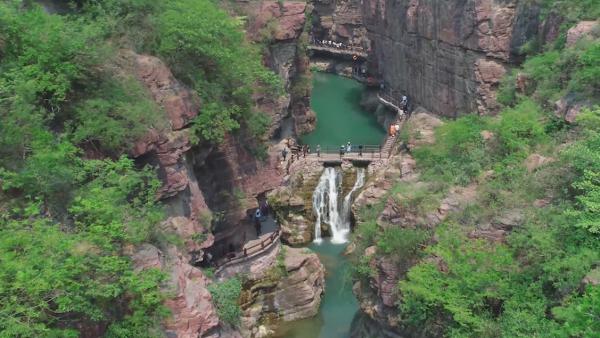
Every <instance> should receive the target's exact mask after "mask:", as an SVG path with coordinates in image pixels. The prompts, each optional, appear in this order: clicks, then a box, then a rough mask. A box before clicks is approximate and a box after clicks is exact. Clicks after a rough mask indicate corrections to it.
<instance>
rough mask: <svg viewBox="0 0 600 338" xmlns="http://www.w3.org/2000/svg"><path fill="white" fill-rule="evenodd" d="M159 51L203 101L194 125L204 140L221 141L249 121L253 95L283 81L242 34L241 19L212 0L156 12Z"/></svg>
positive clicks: (191, 0)
mask: <svg viewBox="0 0 600 338" xmlns="http://www.w3.org/2000/svg"><path fill="white" fill-rule="evenodd" d="M158 23H159V26H158V27H159V32H158V34H159V42H160V44H159V52H160V54H161V55H162V56H164V57H165V58H166V60H167V61H168V63H169V65H170V66H171V68H172V69H173V72H174V74H175V76H177V77H178V78H179V79H181V80H183V81H184V82H185V83H187V84H188V85H189V86H191V87H192V88H194V89H195V90H196V92H197V93H198V94H199V95H200V97H201V98H202V99H203V101H204V102H205V105H206V106H205V107H209V108H210V109H208V110H206V109H202V110H201V113H200V116H199V117H198V118H197V119H196V121H195V124H194V129H195V130H196V131H197V133H196V135H197V136H198V137H200V139H201V140H205V141H211V142H219V141H221V140H222V139H223V135H224V134H225V133H227V132H230V131H232V130H235V129H237V128H239V126H240V122H242V121H249V120H250V121H251V120H252V119H253V118H254V117H253V115H254V114H258V113H257V112H254V111H253V110H252V108H253V102H252V95H253V94H255V92H256V91H257V90H259V89H261V88H264V90H265V91H267V92H268V91H271V90H273V89H275V92H277V89H278V87H279V81H278V78H277V76H276V75H275V74H274V73H273V72H271V71H269V70H267V69H266V68H265V67H264V66H263V65H262V61H261V60H262V57H261V55H260V52H259V49H258V48H257V47H256V46H253V45H250V44H249V43H248V42H247V41H246V40H245V38H244V34H243V31H242V30H241V27H240V24H239V22H238V21H236V20H234V19H232V18H230V17H229V16H228V15H227V14H226V13H225V12H224V11H222V10H220V9H219V8H218V7H217V6H216V5H215V4H214V3H212V2H210V1H208V0H201V1H195V0H177V1H170V2H169V3H168V4H166V5H165V8H164V11H163V12H162V13H160V14H159V15H158Z"/></svg>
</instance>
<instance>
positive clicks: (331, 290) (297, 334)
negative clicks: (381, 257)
mask: <svg viewBox="0 0 600 338" xmlns="http://www.w3.org/2000/svg"><path fill="white" fill-rule="evenodd" d="M345 247H346V244H332V243H331V242H330V240H329V239H328V238H325V239H323V241H322V242H321V243H320V244H316V243H313V244H311V245H310V246H309V248H310V249H312V250H313V251H315V252H316V253H317V254H318V255H319V258H320V259H321V262H322V263H323V265H324V266H325V270H326V275H325V294H324V295H323V298H322V299H321V308H320V310H319V313H318V314H317V315H316V316H315V317H313V318H309V319H304V320H300V321H295V322H290V323H283V324H281V325H280V327H279V330H278V332H277V334H276V335H275V337H277V338H348V337H349V336H350V325H351V323H352V319H353V318H354V315H355V314H356V312H357V311H358V303H357V301H356V299H355V298H354V295H353V294H352V281H351V279H350V268H351V267H350V263H349V262H348V260H347V259H346V257H344V256H343V255H342V252H343V251H344V248H345Z"/></svg>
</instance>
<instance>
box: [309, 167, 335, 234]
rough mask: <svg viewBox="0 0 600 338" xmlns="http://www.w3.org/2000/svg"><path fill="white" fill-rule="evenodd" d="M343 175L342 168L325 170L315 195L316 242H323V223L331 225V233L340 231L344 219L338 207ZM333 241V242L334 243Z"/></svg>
mask: <svg viewBox="0 0 600 338" xmlns="http://www.w3.org/2000/svg"><path fill="white" fill-rule="evenodd" d="M341 183H342V174H341V170H340V168H335V167H327V168H325V170H323V174H321V178H320V179H319V184H317V187H316V188H315V191H314V193H313V210H314V211H315V214H316V216H317V217H316V218H317V219H316V222H315V242H321V222H323V223H327V224H329V227H330V228H331V233H332V234H333V235H334V239H333V240H335V239H337V238H336V237H335V234H336V233H337V231H338V228H339V227H340V224H341V222H342V219H341V217H340V213H339V207H338V191H339V190H340V188H341ZM333 240H332V241H333Z"/></svg>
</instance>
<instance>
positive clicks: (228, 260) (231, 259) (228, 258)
mask: <svg viewBox="0 0 600 338" xmlns="http://www.w3.org/2000/svg"><path fill="white" fill-rule="evenodd" d="M280 235H281V230H280V229H277V230H275V231H273V232H272V233H271V234H270V235H269V236H268V237H266V238H264V239H263V240H261V241H260V242H259V243H256V244H253V245H251V246H249V247H244V248H243V249H242V251H238V252H230V253H228V254H227V255H225V257H223V258H221V259H219V260H218V261H217V262H216V264H215V265H216V267H217V271H219V270H221V269H223V268H225V267H226V266H228V265H231V264H234V263H237V262H238V261H241V260H243V259H244V258H247V257H250V256H252V255H254V254H256V253H259V252H262V251H264V250H265V248H269V246H270V245H271V244H273V243H274V242H276V241H279V237H280Z"/></svg>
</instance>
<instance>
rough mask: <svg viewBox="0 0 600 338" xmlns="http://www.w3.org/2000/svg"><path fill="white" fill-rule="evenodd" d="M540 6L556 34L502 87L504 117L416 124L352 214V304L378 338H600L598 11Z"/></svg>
mask: <svg viewBox="0 0 600 338" xmlns="http://www.w3.org/2000/svg"><path fill="white" fill-rule="evenodd" d="M539 5H540V6H541V7H540V11H541V13H543V15H544V16H543V17H544V19H545V20H553V21H554V22H561V23H562V24H560V25H559V26H560V28H559V29H557V31H556V35H555V38H554V39H552V40H551V41H548V40H546V39H545V37H544V35H538V36H536V37H533V38H532V39H531V40H530V42H528V43H527V45H528V49H527V53H526V55H524V63H523V64H522V66H521V67H519V68H517V69H514V70H512V71H510V72H508V73H507V74H506V75H505V76H504V77H503V78H502V81H500V85H499V92H498V104H499V105H500V106H499V114H498V115H497V116H494V117H482V116H474V115H470V116H465V117H461V118H458V119H456V120H449V121H440V120H437V119H434V118H432V117H427V116H426V115H424V114H419V112H416V114H415V115H413V117H412V118H411V120H409V123H407V125H406V128H405V130H404V131H403V133H402V135H401V139H402V141H403V142H405V143H406V144H407V145H408V149H409V150H410V153H406V152H405V153H402V154H399V155H396V157H398V158H399V159H402V160H398V162H397V164H396V167H397V168H398V169H397V170H394V169H393V168H385V169H383V170H384V171H382V172H380V173H379V174H376V175H375V179H374V180H372V181H371V182H369V183H368V184H367V186H366V187H365V190H364V191H363V192H362V193H361V195H360V196H359V197H358V198H357V200H356V202H355V205H354V209H355V213H356V215H357V221H358V224H357V227H356V231H355V235H354V244H355V254H354V258H353V260H354V267H355V272H354V276H355V280H356V283H355V285H354V292H355V294H357V296H358V298H359V300H360V305H361V309H362V310H363V312H364V313H365V314H367V315H368V316H369V317H370V318H371V319H374V320H375V321H376V322H377V323H379V325H380V327H381V328H382V329H380V330H379V332H384V333H385V335H386V336H390V337H392V336H395V335H399V336H411V337H446V336H450V337H473V336H481V337H517V336H556V337H593V336H594V335H597V333H598V332H600V327H599V326H598V321H597V320H595V319H594V318H596V317H597V316H598V315H599V312H598V309H599V307H598V304H599V303H598V302H599V301H600V283H599V281H598V278H597V276H598V262H599V261H600V256H599V253H600V247H599V246H598V224H600V223H599V219H598V214H599V213H598V209H597V205H598V202H599V200H598V191H599V189H600V181H599V180H598V175H599V170H600V168H598V163H600V161H599V159H600V158H599V156H600V153H599V150H600V146H599V143H598V140H599V135H600V129H599V127H600V124H599V121H600V111H599V109H598V103H599V102H598V97H599V96H598V94H599V90H600V86H599V83H598V80H597V79H598V77H597V76H596V75H597V72H598V71H599V70H600V54H599V53H598V51H599V50H600V49H599V46H600V39H599V35H598V28H593V27H597V25H598V23H597V22H594V20H595V19H596V18H598V16H599V14H600V13H598V9H599V8H600V6H599V3H598V2H597V1H582V2H577V3H576V4H575V3H573V2H568V3H567V2H562V1H543V2H540V3H539ZM417 8H418V7H417ZM388 10H389V9H388ZM582 20H583V21H582ZM590 20H591V21H590ZM545 22H546V21H544V22H543V23H542V25H545ZM392 163H394V161H392ZM402 163H404V165H402ZM403 168H405V169H403ZM390 170H391V172H390ZM386 172H387V174H386ZM359 329H360V328H359Z"/></svg>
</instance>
